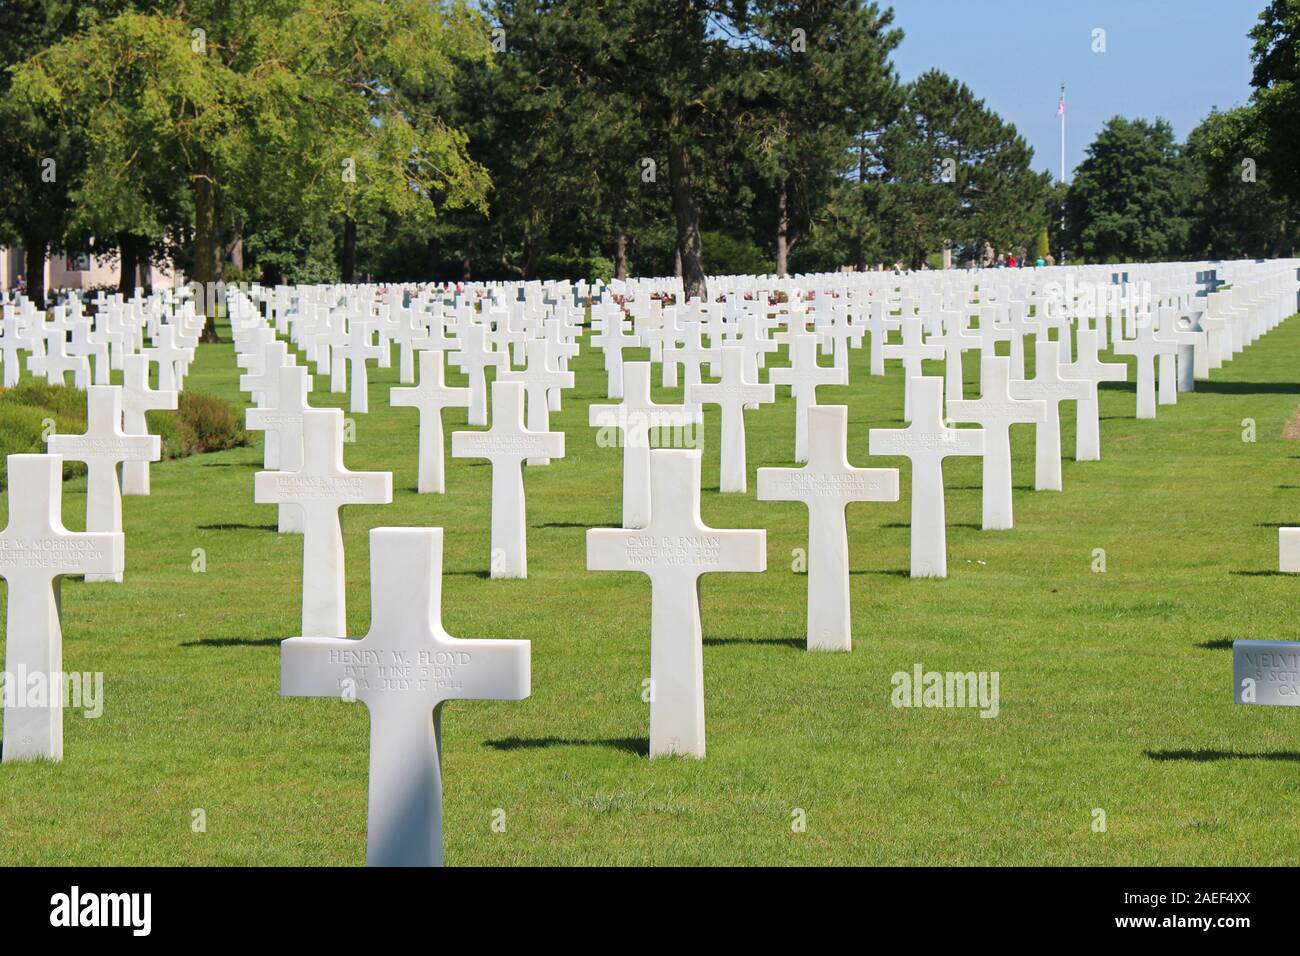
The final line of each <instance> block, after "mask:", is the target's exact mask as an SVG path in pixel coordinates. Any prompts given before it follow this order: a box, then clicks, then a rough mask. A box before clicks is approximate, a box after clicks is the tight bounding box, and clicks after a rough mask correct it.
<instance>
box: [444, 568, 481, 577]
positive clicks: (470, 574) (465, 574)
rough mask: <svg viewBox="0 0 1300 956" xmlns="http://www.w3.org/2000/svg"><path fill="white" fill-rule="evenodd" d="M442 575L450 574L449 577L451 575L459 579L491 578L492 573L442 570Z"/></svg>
mask: <svg viewBox="0 0 1300 956" xmlns="http://www.w3.org/2000/svg"><path fill="white" fill-rule="evenodd" d="M442 573H443V574H450V575H453V576H454V577H460V578H490V577H492V572H491V571H483V570H478V571H446V570H444V571H443V572H442Z"/></svg>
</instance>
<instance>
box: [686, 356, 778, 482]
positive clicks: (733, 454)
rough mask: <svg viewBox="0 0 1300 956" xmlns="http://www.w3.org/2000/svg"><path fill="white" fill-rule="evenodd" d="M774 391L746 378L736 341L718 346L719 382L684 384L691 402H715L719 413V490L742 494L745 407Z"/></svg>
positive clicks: (766, 398) (766, 401)
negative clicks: (720, 365)
mask: <svg viewBox="0 0 1300 956" xmlns="http://www.w3.org/2000/svg"><path fill="white" fill-rule="evenodd" d="M775 392H776V389H775V388H774V387H773V386H772V385H759V384H755V383H753V382H750V381H747V380H746V378H745V350H744V349H743V348H741V347H740V346H739V345H724V346H722V381H721V382H716V383H713V382H710V383H701V384H699V385H692V386H690V387H689V388H687V390H686V398H687V401H689V402H690V403H691V404H702V405H717V406H718V407H719V410H720V413H721V421H720V427H721V431H722V442H721V444H720V445H719V472H720V473H719V477H718V490H719V491H721V492H740V493H741V494H744V492H745V487H746V469H745V409H746V408H753V407H755V406H758V405H764V404H769V403H771V402H773V401H775V400H776V394H775Z"/></svg>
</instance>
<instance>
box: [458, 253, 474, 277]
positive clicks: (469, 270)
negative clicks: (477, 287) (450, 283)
mask: <svg viewBox="0 0 1300 956" xmlns="http://www.w3.org/2000/svg"><path fill="white" fill-rule="evenodd" d="M473 278H474V269H473V260H472V259H471V258H470V253H468V252H466V253H465V254H464V255H463V256H461V258H460V281H461V282H470V281H472V280H473Z"/></svg>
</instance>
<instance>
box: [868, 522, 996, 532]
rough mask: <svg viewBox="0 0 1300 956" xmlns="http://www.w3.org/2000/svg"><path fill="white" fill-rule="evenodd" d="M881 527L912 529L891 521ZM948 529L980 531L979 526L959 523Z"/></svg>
mask: <svg viewBox="0 0 1300 956" xmlns="http://www.w3.org/2000/svg"><path fill="white" fill-rule="evenodd" d="M881 527H882V528H910V527H912V526H911V525H910V524H907V523H906V522H903V521H891V522H890V523H889V524H882V525H881ZM948 527H949V528H966V529H967V530H969V531H979V530H980V525H977V524H962V523H959V522H953V523H951V524H949V525H948Z"/></svg>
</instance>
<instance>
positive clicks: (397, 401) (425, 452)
mask: <svg viewBox="0 0 1300 956" xmlns="http://www.w3.org/2000/svg"><path fill="white" fill-rule="evenodd" d="M419 355H420V383H419V385H416V386H413V387H410V388H393V389H392V390H391V391H390V392H389V393H388V403H389V404H390V405H392V406H393V407H394V408H398V407H402V408H412V407H413V408H417V409H419V412H420V425H419V427H420V438H419V474H418V476H417V478H416V491H417V492H418V493H419V494H434V495H440V494H443V493H444V492H445V491H446V490H447V486H446V479H445V476H444V469H443V459H442V410H443V409H444V408H468V407H469V401H470V394H469V389H468V388H449V387H448V386H447V384H446V382H445V381H444V380H443V364H442V353H441V352H420V353H419Z"/></svg>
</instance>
